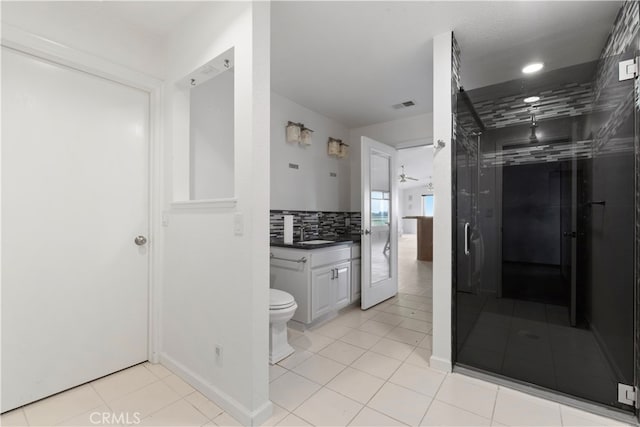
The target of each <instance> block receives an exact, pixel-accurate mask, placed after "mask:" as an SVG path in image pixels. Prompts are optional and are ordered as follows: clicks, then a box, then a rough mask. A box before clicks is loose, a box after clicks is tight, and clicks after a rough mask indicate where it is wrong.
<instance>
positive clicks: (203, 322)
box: [161, 2, 271, 425]
mask: <svg viewBox="0 0 640 427" xmlns="http://www.w3.org/2000/svg"><path fill="white" fill-rule="evenodd" d="M269 25H270V18H269V3H267V2H256V3H250V2H237V3H236V2H220V3H218V2H210V3H203V6H202V8H200V9H199V10H198V13H196V14H194V15H192V16H191V17H190V18H189V19H187V20H186V21H185V22H184V23H183V25H182V26H180V27H179V28H177V29H176V31H175V32H174V33H173V34H172V35H171V37H170V39H169V47H168V56H169V58H171V62H170V68H169V69H168V72H167V75H168V79H167V83H166V85H165V87H164V90H165V101H164V105H165V108H164V122H165V128H164V137H165V169H166V172H167V173H166V181H165V188H166V194H165V199H166V200H167V201H168V202H170V201H172V200H175V199H182V200H184V198H183V196H184V194H179V193H176V192H175V191H178V190H181V189H183V187H182V186H181V185H174V184H175V183H176V182H184V181H185V174H186V175H187V176H188V170H185V168H184V163H185V162H184V161H185V159H187V163H188V151H189V150H188V139H185V138H183V135H182V134H181V132H182V130H184V129H183V128H184V126H183V124H181V123H179V122H177V121H174V119H176V120H178V117H179V116H181V114H180V113H181V112H180V111H179V110H180V108H183V107H184V105H183V104H181V103H180V101H181V100H180V99H179V98H180V93H179V90H178V88H177V87H176V86H175V84H174V82H175V81H177V80H179V79H181V78H182V77H183V76H186V75H187V74H188V73H190V72H191V71H193V70H195V69H196V68H197V67H199V66H201V65H203V64H205V63H206V62H208V61H209V60H210V59H212V58H214V57H216V56H218V55H219V54H220V53H222V52H224V51H226V50H227V49H229V48H231V47H235V52H234V53H235V58H234V59H235V114H234V116H235V120H234V134H235V147H234V148H235V149H234V157H235V173H234V175H235V196H236V197H237V205H236V206H235V207H234V208H233V207H232V208H229V207H215V206H214V207H211V206H204V207H191V208H189V207H185V206H184V205H182V207H181V208H180V207H179V206H181V205H173V206H171V205H168V204H167V205H166V208H167V211H166V212H165V219H166V221H167V223H168V226H167V227H166V228H165V235H164V240H165V249H166V250H165V253H164V262H163V265H164V272H163V274H164V277H163V282H164V286H163V295H162V301H163V303H162V309H163V315H162V353H161V360H162V361H163V362H164V363H166V364H167V365H169V366H170V367H171V368H172V369H175V370H177V371H178V372H179V373H180V374H181V376H182V377H183V378H185V379H187V380H188V381H189V382H190V383H191V384H192V385H193V386H195V387H196V388H197V389H198V390H200V391H201V392H202V393H204V394H205V395H207V396H208V397H210V398H212V399H213V400H215V401H216V402H217V403H218V404H219V405H220V406H222V407H223V408H224V409H225V410H227V411H228V412H230V413H231V415H233V416H234V417H236V418H237V419H238V420H240V421H241V422H243V423H244V424H245V425H247V424H250V423H258V424H259V423H260V422H261V421H262V420H264V419H265V418H266V417H267V416H268V415H269V414H270V412H271V403H270V402H269V400H268V392H269V387H268V382H269V376H268V351H269V340H268V327H269V313H268V306H269V299H268V290H269V223H268V221H269V127H270V126H269V98H270V87H269V85H270V75H269V72H270V64H269V52H270V46H269V44H270V40H269V37H270V29H269ZM174 101H175V102H174ZM174 125H175V126H174ZM185 153H186V154H185ZM187 181H188V179H187ZM236 221H238V222H241V223H242V228H243V232H242V234H241V235H236V234H234V224H235V222H236ZM216 345H220V346H222V347H223V363H222V364H216V363H215V346H216Z"/></svg>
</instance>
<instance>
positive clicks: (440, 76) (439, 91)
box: [431, 31, 452, 371]
mask: <svg viewBox="0 0 640 427" xmlns="http://www.w3.org/2000/svg"><path fill="white" fill-rule="evenodd" d="M451 43H452V33H451V32H450V31H449V32H446V33H443V34H440V35H438V36H436V37H435V38H434V40H433V106H434V109H433V139H434V140H435V141H438V140H442V141H444V143H445V146H444V147H443V148H438V149H436V150H434V155H433V185H434V200H435V201H436V202H435V204H434V212H433V248H434V251H433V354H432V356H431V366H432V367H434V368H436V369H440V370H444V371H450V370H451V283H452V282H451V249H452V238H451V227H452V223H451V209H452V205H451V180H452V179H451V151H452V141H451V138H452V133H451V126H452V117H451V111H452V110H451V107H452V105H451V102H452V101H451Z"/></svg>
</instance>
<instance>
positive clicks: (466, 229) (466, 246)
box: [464, 222, 471, 255]
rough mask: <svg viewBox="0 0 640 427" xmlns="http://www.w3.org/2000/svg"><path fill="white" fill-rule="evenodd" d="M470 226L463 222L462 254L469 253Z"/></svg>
mask: <svg viewBox="0 0 640 427" xmlns="http://www.w3.org/2000/svg"><path fill="white" fill-rule="evenodd" d="M470 229H471V226H470V225H469V223H468V222H465V223H464V254H465V255H469V230H470Z"/></svg>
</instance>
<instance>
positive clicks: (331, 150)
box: [327, 137, 342, 156]
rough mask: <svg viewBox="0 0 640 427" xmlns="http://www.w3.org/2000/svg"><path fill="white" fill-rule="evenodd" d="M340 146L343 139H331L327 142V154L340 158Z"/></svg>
mask: <svg viewBox="0 0 640 427" xmlns="http://www.w3.org/2000/svg"><path fill="white" fill-rule="evenodd" d="M340 144H342V140H341V139H336V138H331V137H329V142H327V154H329V155H330V156H338V155H339V154H340Z"/></svg>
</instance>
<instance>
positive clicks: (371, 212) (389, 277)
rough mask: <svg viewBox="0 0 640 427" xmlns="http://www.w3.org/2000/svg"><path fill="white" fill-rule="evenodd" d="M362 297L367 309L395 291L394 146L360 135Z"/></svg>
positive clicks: (395, 210)
mask: <svg viewBox="0 0 640 427" xmlns="http://www.w3.org/2000/svg"><path fill="white" fill-rule="evenodd" d="M361 160H362V171H361V183H362V188H361V197H362V230H363V232H362V243H361V247H362V253H361V255H360V257H361V260H362V286H361V293H362V297H361V299H360V301H361V307H362V308H363V309H367V308H369V307H372V306H374V305H376V304H378V303H380V302H382V301H384V300H386V299H388V298H391V297H392V296H394V295H395V294H397V293H398V218H397V212H398V209H397V207H398V196H397V191H396V189H397V180H396V177H395V170H396V150H395V149H394V148H392V147H389V146H388V145H385V144H382V143H380V142H377V141H374V140H373V139H370V138H367V137H364V136H363V137H362V151H361Z"/></svg>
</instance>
